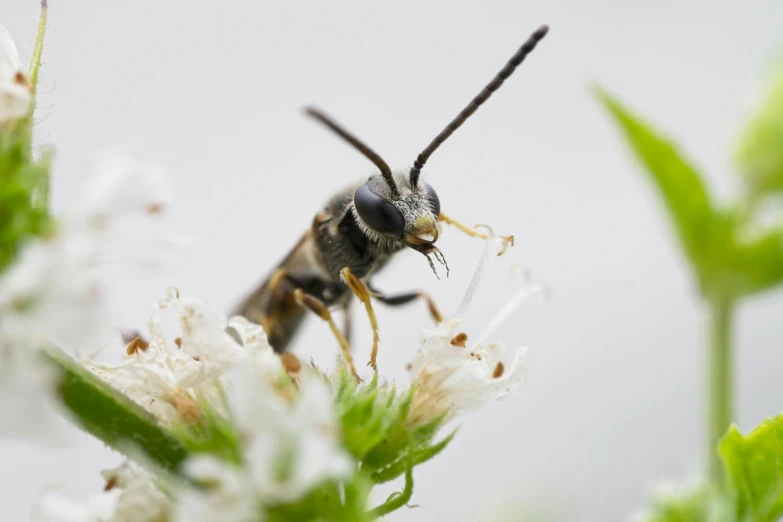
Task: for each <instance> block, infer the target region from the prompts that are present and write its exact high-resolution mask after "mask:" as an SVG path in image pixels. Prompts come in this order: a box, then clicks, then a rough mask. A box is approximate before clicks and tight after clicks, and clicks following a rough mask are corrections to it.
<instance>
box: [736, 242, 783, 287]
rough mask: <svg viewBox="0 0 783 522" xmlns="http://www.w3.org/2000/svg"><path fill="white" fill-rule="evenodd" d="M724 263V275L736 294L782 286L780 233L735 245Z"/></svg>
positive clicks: (782, 254) (782, 257) (782, 246)
mask: <svg viewBox="0 0 783 522" xmlns="http://www.w3.org/2000/svg"><path fill="white" fill-rule="evenodd" d="M726 263H727V266H726V269H725V271H726V274H727V276H728V277H731V279H732V280H733V282H732V283H730V284H731V286H732V287H734V288H736V289H737V292H738V293H742V294H753V293H756V292H761V291H764V290H768V289H770V288H772V287H774V286H777V285H779V284H781V283H783V231H781V230H773V231H770V232H767V233H765V234H764V235H762V236H761V237H758V238H755V239H753V240H752V241H749V242H746V243H737V244H735V245H734V248H733V249H732V250H731V251H729V252H728V258H727V260H726Z"/></svg>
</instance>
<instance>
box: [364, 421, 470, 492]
mask: <svg viewBox="0 0 783 522" xmlns="http://www.w3.org/2000/svg"><path fill="white" fill-rule="evenodd" d="M456 434H457V430H454V431H452V432H451V433H449V434H448V435H447V436H446V437H444V438H443V440H440V441H438V442H437V443H435V444H431V445H427V446H422V447H418V448H415V447H413V446H411V447H410V449H409V450H408V452H410V453H412V462H413V466H418V465H419V464H424V463H425V462H427V461H428V460H431V459H433V458H435V457H436V456H437V455H438V454H439V453H440V452H441V451H443V450H444V449H446V446H448V445H449V443H451V441H452V440H454V436H455V435H456ZM408 462H409V455H407V454H406V455H403V456H401V457H400V458H399V459H398V460H396V461H395V462H392V463H391V464H390V465H388V466H386V467H385V468H383V469H381V470H379V471H376V472H374V473H373V474H372V475H370V478H371V479H372V481H373V482H375V483H376V484H383V483H384V482H389V481H391V480H394V479H396V478H397V477H399V476H400V475H402V474H403V473H404V472H405V470H406V468H407V467H408Z"/></svg>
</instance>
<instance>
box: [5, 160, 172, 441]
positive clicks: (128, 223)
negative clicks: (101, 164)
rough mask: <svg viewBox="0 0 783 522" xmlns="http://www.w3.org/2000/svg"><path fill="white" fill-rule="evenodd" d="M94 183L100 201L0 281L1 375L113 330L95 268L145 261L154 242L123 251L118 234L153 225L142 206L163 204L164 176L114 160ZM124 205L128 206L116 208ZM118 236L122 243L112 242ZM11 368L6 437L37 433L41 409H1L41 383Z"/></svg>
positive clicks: (82, 347)
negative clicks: (30, 429) (46, 352)
mask: <svg viewBox="0 0 783 522" xmlns="http://www.w3.org/2000/svg"><path fill="white" fill-rule="evenodd" d="M107 178H108V179H115V180H117V179H118V178H121V179H124V180H125V183H124V184H117V183H114V184H109V185H106V184H105V183H106V182H105V179H107ZM128 183H131V184H134V185H135V187H136V190H137V194H142V195H143V197H141V196H138V195H136V196H134V197H133V198H132V200H131V199H129V200H126V199H124V198H123V194H126V193H127V185H128ZM101 184H103V185H102V186H103V191H102V196H101V197H100V198H98V197H92V198H86V201H85V203H84V204H82V205H78V206H77V208H78V209H79V210H78V212H76V213H74V214H72V215H71V216H67V217H65V218H63V219H62V220H60V221H59V222H58V225H57V227H58V228H57V230H56V232H55V233H54V234H52V235H51V236H50V237H45V238H35V239H32V240H30V241H28V242H27V243H26V244H24V245H23V246H22V247H21V250H20V252H19V254H18V256H17V258H16V260H15V261H14V263H13V264H12V265H11V266H9V267H8V268H7V269H6V271H5V272H3V273H2V274H0V364H2V365H3V366H4V367H5V368H6V370H8V369H9V368H11V366H10V364H11V363H13V362H14V361H16V362H18V361H25V360H27V359H28V358H34V357H35V353H36V352H37V351H38V350H40V349H41V348H43V347H46V346H47V345H49V344H52V343H53V344H55V345H57V346H59V347H63V348H70V349H72V350H76V351H88V350H94V349H96V348H98V347H100V346H102V345H103V344H104V343H105V342H106V341H107V340H108V339H110V338H111V336H112V335H113V332H114V329H113V327H112V325H111V324H110V323H109V321H108V319H107V317H106V314H105V307H104V295H103V290H102V285H101V280H100V278H99V274H98V271H97V268H98V265H99V264H100V263H101V262H102V261H105V260H107V259H111V258H126V259H132V258H134V257H138V252H141V251H145V257H146V258H149V257H150V253H152V252H153V251H154V249H155V248H157V247H158V244H157V243H155V242H152V243H150V242H148V241H144V237H147V239H149V238H150V237H151V236H136V239H137V240H138V241H137V242H136V243H135V244H133V243H130V244H128V243H126V241H127V240H126V238H125V233H126V232H127V230H130V229H132V228H133V227H135V226H138V227H142V228H143V227H145V226H147V222H148V221H151V220H155V216H152V215H150V209H149V205H150V204H154V205H156V208H158V209H159V208H160V205H162V203H163V201H164V199H165V198H167V197H169V194H168V192H167V189H166V188H165V187H167V186H168V182H167V181H166V180H165V179H164V178H163V174H162V173H161V172H158V171H155V174H154V175H152V174H150V171H149V170H147V169H146V168H143V167H142V168H136V164H135V163H134V162H133V161H132V160H131V159H130V158H127V157H126V158H124V159H122V160H117V161H115V163H114V164H113V167H112V168H111V169H109V170H99V171H98V172H97V173H96V180H95V181H94V182H93V184H91V185H90V186H95V185H101ZM102 201H110V202H111V206H110V207H109V206H101V205H100V203H101V202H102ZM125 201H129V202H130V203H132V204H131V205H125V206H123V205H122V203H123V202H125ZM117 234H122V235H123V236H122V237H119V238H118V237H117ZM14 364H15V366H14V368H15V369H14V370H13V371H14V375H13V376H12V378H7V379H4V381H3V388H2V390H0V393H2V396H0V406H3V407H5V409H3V410H0V417H2V418H4V419H11V422H9V423H8V424H7V426H6V428H8V429H7V430H5V431H12V430H11V428H10V427H9V426H10V424H12V423H17V422H18V423H21V424H20V426H18V429H17V430H16V431H19V430H22V429H26V428H24V426H23V425H22V424H26V425H27V426H33V425H35V424H39V425H40V426H41V427H42V428H41V429H43V427H44V426H47V425H48V423H49V422H51V419H45V418H43V417H41V416H38V417H33V416H32V415H33V414H34V413H41V412H43V411H44V409H41V408H35V409H31V410H30V415H21V416H19V415H11V414H9V413H8V408H12V409H13V408H14V407H15V406H14V404H15V403H20V402H21V399H19V398H18V397H17V396H18V395H20V394H21V393H22V388H29V384H31V383H34V382H39V381H40V380H41V379H40V377H39V376H38V373H37V370H36V371H33V370H31V369H32V368H33V367H34V365H29V364H16V363H14ZM24 369H28V370H30V371H26V370H24ZM8 371H10V370H8ZM12 383H17V385H18V386H15V387H14V389H16V390H17V391H18V392H19V393H15V392H14V389H12V386H11V384H12ZM25 383H27V384H25ZM50 389H51V386H46V387H44V388H41V393H47V394H48V393H50ZM27 391H28V392H29V389H28V390H27ZM41 404H42V405H43V404H46V401H42V402H41Z"/></svg>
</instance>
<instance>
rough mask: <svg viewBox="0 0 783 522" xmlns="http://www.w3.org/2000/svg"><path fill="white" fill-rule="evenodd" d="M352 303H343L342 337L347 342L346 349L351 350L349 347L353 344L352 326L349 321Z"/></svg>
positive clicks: (350, 301)
mask: <svg viewBox="0 0 783 522" xmlns="http://www.w3.org/2000/svg"><path fill="white" fill-rule="evenodd" d="M352 302H353V299H349V300H348V301H347V302H346V303H345V307H344V308H343V335H344V336H345V340H346V341H348V349H349V350H350V349H351V345H352V344H353V324H352V320H351V303H352Z"/></svg>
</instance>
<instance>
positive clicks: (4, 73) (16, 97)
mask: <svg viewBox="0 0 783 522" xmlns="http://www.w3.org/2000/svg"><path fill="white" fill-rule="evenodd" d="M32 101H33V94H32V86H31V85H30V81H29V80H28V78H27V74H26V73H25V71H24V70H23V68H22V66H21V64H20V62H19V53H18V52H17V50H16V45H15V44H14V41H13V40H12V39H11V35H9V34H8V30H7V29H6V28H5V27H4V26H3V24H0V128H2V127H3V125H4V124H6V123H8V122H9V121H13V120H18V119H19V118H23V117H24V116H26V115H27V113H28V111H29V110H30V104H31V103H32Z"/></svg>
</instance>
